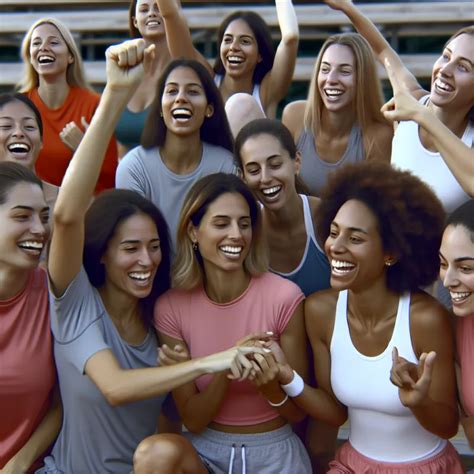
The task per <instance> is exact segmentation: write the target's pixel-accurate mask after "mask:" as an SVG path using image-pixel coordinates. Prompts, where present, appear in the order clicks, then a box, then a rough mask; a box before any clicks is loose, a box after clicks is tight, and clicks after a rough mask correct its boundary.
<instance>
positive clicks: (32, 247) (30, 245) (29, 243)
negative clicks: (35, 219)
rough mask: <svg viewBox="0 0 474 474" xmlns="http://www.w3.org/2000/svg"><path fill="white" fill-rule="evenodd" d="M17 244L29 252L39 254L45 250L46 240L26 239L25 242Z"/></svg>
mask: <svg viewBox="0 0 474 474" xmlns="http://www.w3.org/2000/svg"><path fill="white" fill-rule="evenodd" d="M17 246H18V247H20V248H21V249H22V250H24V251H26V252H27V253H28V254H31V255H34V256H38V255H40V254H41V252H42V251H43V248H44V242H43V241H39V240H24V241H23V242H18V244H17Z"/></svg>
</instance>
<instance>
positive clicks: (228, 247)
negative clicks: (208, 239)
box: [219, 245, 243, 255]
mask: <svg viewBox="0 0 474 474" xmlns="http://www.w3.org/2000/svg"><path fill="white" fill-rule="evenodd" d="M219 248H220V249H221V250H222V251H223V252H225V253H231V254H232V255H238V254H239V253H240V252H242V248H243V247H234V246H232V245H223V246H222V247H219Z"/></svg>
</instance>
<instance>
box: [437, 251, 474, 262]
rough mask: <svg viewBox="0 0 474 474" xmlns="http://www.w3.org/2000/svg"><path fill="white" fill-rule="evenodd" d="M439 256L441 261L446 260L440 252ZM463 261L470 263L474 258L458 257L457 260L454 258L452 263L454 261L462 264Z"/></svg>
mask: <svg viewBox="0 0 474 474" xmlns="http://www.w3.org/2000/svg"><path fill="white" fill-rule="evenodd" d="M439 256H440V257H441V258H442V259H443V260H446V257H445V256H444V255H443V254H442V253H441V252H439ZM464 260H469V261H470V260H474V257H458V258H455V259H454V261H455V262H456V263H458V262H462V261H464Z"/></svg>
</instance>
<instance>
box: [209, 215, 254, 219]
mask: <svg viewBox="0 0 474 474" xmlns="http://www.w3.org/2000/svg"><path fill="white" fill-rule="evenodd" d="M212 219H231V217H230V216H227V215H225V214H222V215H220V214H217V215H215V216H212ZM240 219H250V216H240V217H239V220H240Z"/></svg>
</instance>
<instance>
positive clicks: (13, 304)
mask: <svg viewBox="0 0 474 474" xmlns="http://www.w3.org/2000/svg"><path fill="white" fill-rule="evenodd" d="M48 219H49V207H48V205H47V203H46V200H45V197H44V194H43V189H42V183H41V181H40V179H39V178H37V177H36V176H35V174H34V173H33V171H31V170H29V169H28V168H27V167H25V166H22V165H20V164H18V163H13V162H6V163H0V227H1V229H2V232H1V233H0V358H1V361H2V362H1V367H2V369H1V371H0V386H1V387H2V389H1V390H0V420H2V421H1V423H0V470H1V472H2V474H6V473H18V472H30V470H31V469H34V468H37V467H39V465H38V463H35V461H36V460H37V459H38V458H39V457H40V456H41V454H43V453H44V451H45V450H46V449H47V448H48V446H49V445H50V444H51V443H52V442H53V440H54V438H55V437H56V435H57V433H58V430H59V426H60V423H61V409H60V403H59V397H58V396H57V395H56V393H55V392H54V390H53V388H54V385H55V379H56V370H55V367H54V361H53V351H52V344H51V333H50V324H49V310H48V287H47V280H46V273H45V271H44V270H43V269H42V268H40V267H39V266H38V264H39V261H40V256H41V253H42V250H43V248H44V247H45V245H46V243H47V241H48V238H49V224H48Z"/></svg>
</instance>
